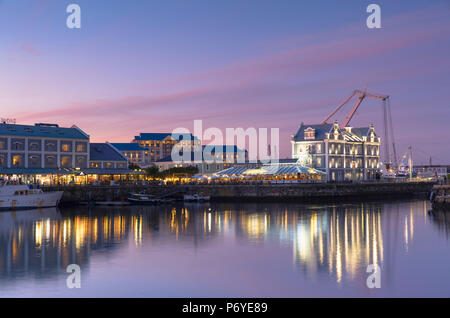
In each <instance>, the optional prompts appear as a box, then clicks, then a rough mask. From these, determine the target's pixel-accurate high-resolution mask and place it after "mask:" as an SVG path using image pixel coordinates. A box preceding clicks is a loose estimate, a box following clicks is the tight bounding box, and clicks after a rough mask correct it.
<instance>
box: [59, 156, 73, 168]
mask: <svg viewBox="0 0 450 318" xmlns="http://www.w3.org/2000/svg"><path fill="white" fill-rule="evenodd" d="M61 167H64V168H72V156H61Z"/></svg>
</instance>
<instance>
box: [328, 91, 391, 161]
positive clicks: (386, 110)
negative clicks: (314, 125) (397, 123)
mask: <svg viewBox="0 0 450 318" xmlns="http://www.w3.org/2000/svg"><path fill="white" fill-rule="evenodd" d="M355 95H357V96H358V99H357V101H356V103H355V104H354V105H353V107H352V109H351V110H350V112H349V113H348V115H347V117H345V119H344V121H343V122H342V125H341V127H347V126H348V124H349V123H350V121H351V120H352V118H353V116H354V115H355V113H356V110H357V109H358V107H359V105H361V103H362V101H363V100H364V99H365V98H366V97H369V98H375V99H379V100H381V101H383V115H384V117H383V119H384V145H385V164H387V165H389V163H390V162H392V161H393V162H394V165H397V154H396V149H395V141H394V130H393V127H392V116H391V108H390V103H389V95H378V94H374V93H369V92H367V91H366V90H359V89H356V90H354V91H353V93H352V94H351V95H350V96H348V97H347V98H346V99H345V100H344V101H343V102H342V103H341V104H339V106H337V107H336V108H335V109H334V110H333V111H332V112H331V113H330V114H329V115H328V116H327V117H326V118H325V119H324V120H323V121H322V124H326V123H327V121H328V120H329V119H330V118H331V117H333V116H334V114H336V113H337V112H338V111H339V110H340V109H341V108H342V107H344V105H345V104H347V103H348V102H349V101H350V100H351V99H352V98H353V97H354V96H355ZM388 128H389V129H388ZM389 131H390V134H391V138H392V148H393V151H394V154H393V155H394V158H393V160H392V161H391V158H390V155H389Z"/></svg>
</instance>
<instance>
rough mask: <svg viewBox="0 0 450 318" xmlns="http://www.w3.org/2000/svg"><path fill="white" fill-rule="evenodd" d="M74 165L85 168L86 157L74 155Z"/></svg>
mask: <svg viewBox="0 0 450 318" xmlns="http://www.w3.org/2000/svg"><path fill="white" fill-rule="evenodd" d="M75 167H76V168H86V167H87V157H86V156H76V157H75Z"/></svg>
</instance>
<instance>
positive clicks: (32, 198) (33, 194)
mask: <svg viewBox="0 0 450 318" xmlns="http://www.w3.org/2000/svg"><path fill="white" fill-rule="evenodd" d="M63 193H64V192H63V191H49V192H43V191H42V190H41V189H32V188H30V187H28V186H27V185H24V184H10V183H9V182H8V181H4V180H0V210H21V209H36V208H51V207H56V206H58V204H59V202H60V201H61V197H62V195H63Z"/></svg>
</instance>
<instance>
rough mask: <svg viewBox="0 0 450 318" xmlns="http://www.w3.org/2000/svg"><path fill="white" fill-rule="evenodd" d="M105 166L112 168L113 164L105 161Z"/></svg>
mask: <svg viewBox="0 0 450 318" xmlns="http://www.w3.org/2000/svg"><path fill="white" fill-rule="evenodd" d="M104 165H105V168H113V167H114V164H113V163H112V162H105V164H104Z"/></svg>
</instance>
